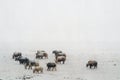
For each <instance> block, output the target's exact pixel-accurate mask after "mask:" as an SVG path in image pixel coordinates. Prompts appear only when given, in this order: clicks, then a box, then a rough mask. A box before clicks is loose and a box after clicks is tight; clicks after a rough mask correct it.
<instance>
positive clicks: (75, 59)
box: [0, 51, 120, 80]
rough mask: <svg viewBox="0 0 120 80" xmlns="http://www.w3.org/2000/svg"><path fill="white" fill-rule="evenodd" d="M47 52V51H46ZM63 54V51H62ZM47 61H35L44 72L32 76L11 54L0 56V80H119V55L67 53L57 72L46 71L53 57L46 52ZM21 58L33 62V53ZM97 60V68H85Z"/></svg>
mask: <svg viewBox="0 0 120 80" xmlns="http://www.w3.org/2000/svg"><path fill="white" fill-rule="evenodd" d="M46 52H47V51H46ZM64 52H65V51H64ZM48 54H49V59H42V60H36V61H38V62H39V63H40V65H41V66H42V67H43V68H44V72H43V73H40V74H33V72H32V70H25V69H24V66H23V65H20V64H19V63H18V62H16V61H14V60H13V59H12V53H10V54H2V53H1V54H0V55H1V56H0V80H23V79H22V78H23V76H26V77H27V76H28V77H30V79H26V80H120V54H117V53H116V54H115V53H98V54H97V53H96V54H95V53H79V52H76V53H73V52H67V53H66V54H67V60H66V62H65V64H57V71H47V70H46V69H47V67H46V63H47V62H52V61H54V55H53V54H52V53H51V52H49V51H48ZM23 56H26V57H28V58H30V59H31V60H35V53H34V52H30V53H29V54H28V53H23ZM91 59H93V60H97V61H98V68H97V69H89V68H86V63H87V61H88V60H91Z"/></svg>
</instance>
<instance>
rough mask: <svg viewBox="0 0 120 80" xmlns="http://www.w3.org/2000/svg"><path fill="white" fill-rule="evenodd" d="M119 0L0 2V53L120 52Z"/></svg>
mask: <svg viewBox="0 0 120 80" xmlns="http://www.w3.org/2000/svg"><path fill="white" fill-rule="evenodd" d="M119 4H120V1H119V0H91V1H89V0H74V1H73V0H0V51H7V50H8V51H14V50H20V51H21V50H24V49H25V50H31V49H32V50H36V49H40V48H42V49H50V50H52V49H64V50H69V49H70V50H75V49H77V50H80V51H81V52H86V51H87V52H97V51H98V52H99V51H100V52H107V51H108V52H112V53H114V52H115V53H116V52H117V53H119V52H120V37H119V34H120V31H119V30H120V23H119V21H120V15H119V14H120V5H119Z"/></svg>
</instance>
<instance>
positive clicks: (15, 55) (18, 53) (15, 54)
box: [12, 52, 22, 59]
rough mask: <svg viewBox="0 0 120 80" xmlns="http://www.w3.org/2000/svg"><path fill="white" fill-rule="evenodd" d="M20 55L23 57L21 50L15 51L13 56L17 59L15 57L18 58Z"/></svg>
mask: <svg viewBox="0 0 120 80" xmlns="http://www.w3.org/2000/svg"><path fill="white" fill-rule="evenodd" d="M18 57H22V53H21V52H14V53H13V55H12V58H13V59H15V58H18Z"/></svg>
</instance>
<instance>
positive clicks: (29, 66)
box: [25, 61, 39, 69]
mask: <svg viewBox="0 0 120 80" xmlns="http://www.w3.org/2000/svg"><path fill="white" fill-rule="evenodd" d="M33 66H35V67H36V66H39V63H37V62H35V61H29V62H27V63H26V64H25V69H32V67H33Z"/></svg>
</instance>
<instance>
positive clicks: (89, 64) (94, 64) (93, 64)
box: [86, 60, 98, 69]
mask: <svg viewBox="0 0 120 80" xmlns="http://www.w3.org/2000/svg"><path fill="white" fill-rule="evenodd" d="M97 64H98V63H97V61H95V60H89V61H88V63H87V64H86V67H88V66H89V67H90V69H91V68H92V67H94V68H97Z"/></svg>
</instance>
